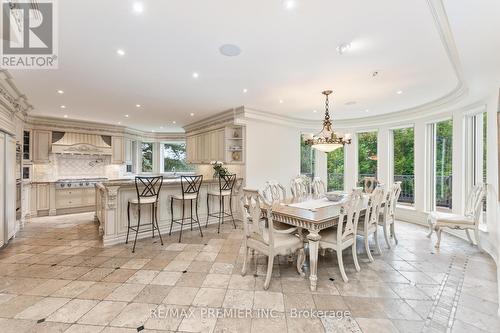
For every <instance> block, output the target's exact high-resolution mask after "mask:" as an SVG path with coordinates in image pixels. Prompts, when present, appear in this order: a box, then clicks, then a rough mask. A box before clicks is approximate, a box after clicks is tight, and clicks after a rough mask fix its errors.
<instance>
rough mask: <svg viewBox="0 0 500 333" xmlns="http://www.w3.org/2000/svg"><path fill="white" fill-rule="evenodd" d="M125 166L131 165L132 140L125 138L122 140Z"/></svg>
mask: <svg viewBox="0 0 500 333" xmlns="http://www.w3.org/2000/svg"><path fill="white" fill-rule="evenodd" d="M124 154H125V158H124V161H125V164H132V140H130V139H127V138H125V140H124Z"/></svg>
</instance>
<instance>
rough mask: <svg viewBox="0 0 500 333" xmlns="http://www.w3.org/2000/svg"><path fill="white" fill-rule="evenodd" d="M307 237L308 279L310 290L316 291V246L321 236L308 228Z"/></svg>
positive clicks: (317, 246)
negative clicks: (309, 271) (309, 269)
mask: <svg viewBox="0 0 500 333" xmlns="http://www.w3.org/2000/svg"><path fill="white" fill-rule="evenodd" d="M307 239H308V240H309V264H310V268H311V274H310V275H309V280H310V281H311V291H316V285H317V282H318V248H319V240H320V239H321V236H320V235H319V234H318V231H317V230H309V235H307Z"/></svg>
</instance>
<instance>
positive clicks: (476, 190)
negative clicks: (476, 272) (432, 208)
mask: <svg viewBox="0 0 500 333" xmlns="http://www.w3.org/2000/svg"><path fill="white" fill-rule="evenodd" d="M486 186H487V185H485V184H477V185H475V186H473V187H472V189H471V190H470V192H469V195H468V197H467V201H466V203H465V211H464V215H459V214H450V213H444V212H432V213H430V214H429V217H428V223H429V228H430V231H429V234H428V235H427V237H431V235H432V231H436V234H437V242H436V245H435V247H436V248H439V246H440V245H441V232H442V231H443V228H450V229H459V230H465V233H466V235H467V238H468V239H469V242H470V243H471V244H473V245H474V242H473V241H472V238H471V236H470V234H469V230H474V237H475V238H476V243H477V247H478V248H479V250H480V251H482V248H481V241H480V239H479V220H480V218H481V212H482V211H483V200H484V198H485V196H486Z"/></svg>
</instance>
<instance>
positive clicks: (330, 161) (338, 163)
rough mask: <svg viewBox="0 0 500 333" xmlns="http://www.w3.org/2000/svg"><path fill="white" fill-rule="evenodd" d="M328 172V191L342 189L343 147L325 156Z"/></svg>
mask: <svg viewBox="0 0 500 333" xmlns="http://www.w3.org/2000/svg"><path fill="white" fill-rule="evenodd" d="M326 163H327V172H328V191H342V190H344V147H342V148H339V149H336V150H334V151H332V152H330V153H328V154H327V156H326Z"/></svg>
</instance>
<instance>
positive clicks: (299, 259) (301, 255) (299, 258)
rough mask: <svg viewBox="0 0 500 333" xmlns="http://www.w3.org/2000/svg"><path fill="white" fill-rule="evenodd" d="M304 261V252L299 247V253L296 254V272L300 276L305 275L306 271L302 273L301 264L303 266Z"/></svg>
mask: <svg viewBox="0 0 500 333" xmlns="http://www.w3.org/2000/svg"><path fill="white" fill-rule="evenodd" d="M305 261H306V253H305V252H304V249H303V248H302V249H299V253H298V255H297V272H298V273H299V274H300V276H302V277H304V276H306V273H304V270H303V269H302V266H304V262H305Z"/></svg>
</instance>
